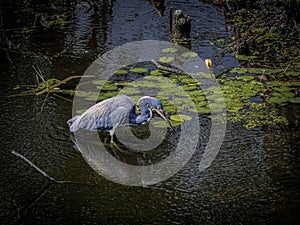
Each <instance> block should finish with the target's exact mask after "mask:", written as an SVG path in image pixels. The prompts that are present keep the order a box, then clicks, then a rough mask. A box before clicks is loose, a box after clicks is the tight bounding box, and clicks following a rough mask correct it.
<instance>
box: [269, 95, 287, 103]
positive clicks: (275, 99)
mask: <svg viewBox="0 0 300 225" xmlns="http://www.w3.org/2000/svg"><path fill="white" fill-rule="evenodd" d="M289 100H290V99H289V98H286V97H278V96H275V97H271V98H269V102H271V103H275V104H281V103H286V102H288V101H289Z"/></svg>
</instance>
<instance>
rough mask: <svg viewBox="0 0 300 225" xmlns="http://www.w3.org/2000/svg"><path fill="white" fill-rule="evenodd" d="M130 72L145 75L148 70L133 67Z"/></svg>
mask: <svg viewBox="0 0 300 225" xmlns="http://www.w3.org/2000/svg"><path fill="white" fill-rule="evenodd" d="M130 72H133V73H147V72H148V69H147V68H145V67H134V68H131V69H130Z"/></svg>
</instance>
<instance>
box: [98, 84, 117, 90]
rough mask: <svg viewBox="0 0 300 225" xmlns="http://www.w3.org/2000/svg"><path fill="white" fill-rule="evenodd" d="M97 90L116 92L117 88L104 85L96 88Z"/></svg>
mask: <svg viewBox="0 0 300 225" xmlns="http://www.w3.org/2000/svg"><path fill="white" fill-rule="evenodd" d="M97 89H100V90H102V91H116V90H118V87H117V86H116V85H114V84H109V83H106V84H104V85H102V86H97Z"/></svg>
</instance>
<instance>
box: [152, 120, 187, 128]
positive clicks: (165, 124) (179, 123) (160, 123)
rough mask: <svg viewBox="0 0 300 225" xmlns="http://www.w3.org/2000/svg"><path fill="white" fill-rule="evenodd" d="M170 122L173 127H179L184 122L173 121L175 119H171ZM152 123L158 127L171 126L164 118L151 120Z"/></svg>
mask: <svg viewBox="0 0 300 225" xmlns="http://www.w3.org/2000/svg"><path fill="white" fill-rule="evenodd" d="M170 123H171V125H172V126H173V127H177V126H179V125H181V124H182V122H181V121H173V120H171V121H170ZM151 124H152V125H153V126H154V127H157V128H168V127H169V125H168V124H167V123H166V121H164V120H157V121H154V122H151Z"/></svg>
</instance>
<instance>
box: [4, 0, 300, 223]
mask: <svg viewBox="0 0 300 225" xmlns="http://www.w3.org/2000/svg"><path fill="white" fill-rule="evenodd" d="M62 2H65V3H69V4H62ZM62 2H59V3H58V1H53V4H54V6H55V7H56V9H55V10H54V11H51V10H50V11H49V12H48V14H47V13H46V12H45V11H46V8H47V7H49V6H47V7H46V6H45V5H41V3H38V2H35V1H32V2H31V3H30V4H32V5H29V6H28V5H23V4H25V3H21V1H17V2H16V6H15V5H13V4H10V3H0V4H2V5H3V6H5V7H6V10H4V11H3V12H2V14H1V15H2V19H3V20H2V21H3V26H2V27H1V29H2V30H1V39H2V40H4V42H3V43H4V44H3V45H2V46H1V62H3V63H1V78H0V81H1V90H0V93H1V97H0V102H1V109H0V110H1V113H0V114H1V120H0V127H1V136H0V140H1V164H0V168H1V186H0V193H1V194H0V199H1V201H0V202H1V203H0V204H1V208H0V221H1V223H2V224H16V223H18V224H91V223H101V224H143V223H144V224H162V223H163V224H164V223H166V224H188V223H189V224H283V223H286V224H292V223H296V221H297V217H298V215H299V211H298V209H297V207H298V203H299V202H298V199H299V192H298V190H297V187H299V176H298V175H299V160H298V159H299V152H298V151H297V150H298V146H299V144H300V143H299V140H300V137H299V136H300V135H299V130H298V128H297V127H296V128H293V129H290V128H279V127H271V128H265V129H262V128H257V129H253V130H245V129H244V128H243V127H242V126H241V125H240V124H238V123H228V124H227V130H226V135H225V139H224V142H223V144H222V148H221V149H220V151H219V153H218V155H217V157H216V159H215V160H214V161H213V163H212V165H211V166H210V167H209V168H207V169H206V170H205V171H203V172H201V173H200V172H199V168H198V166H199V162H200V160H201V158H202V153H203V150H204V149H205V147H206V144H207V139H208V138H209V130H210V119H209V118H207V117H204V116H201V115H200V123H201V131H200V136H199V137H195V138H198V139H199V140H200V141H199V144H198V147H197V150H196V151H195V153H194V154H193V156H192V158H191V159H190V160H189V161H188V163H187V164H186V165H185V166H184V167H183V169H182V170H180V171H179V172H178V173H176V174H175V175H174V176H172V177H170V178H169V179H167V180H165V181H163V182H159V183H157V184H154V185H151V186H147V185H146V186H144V187H134V186H126V185H120V184H117V183H114V182H112V181H110V180H108V179H106V178H104V177H102V176H100V175H98V174H97V173H96V172H95V171H94V170H93V169H92V168H91V167H90V165H89V164H88V163H87V162H86V161H85V159H84V158H83V157H82V155H81V154H80V152H79V151H76V150H75V148H74V146H73V142H72V141H71V140H70V132H69V131H68V128H67V125H66V121H67V120H68V119H69V118H70V117H71V108H72V103H71V102H68V101H66V100H64V99H61V98H57V97H55V96H52V95H49V96H23V97H10V95H13V94H16V93H18V90H19V89H18V88H19V87H20V86H22V85H31V84H36V82H37V81H36V74H35V71H34V69H33V67H32V66H35V68H39V69H40V70H41V72H42V74H43V76H44V78H45V79H47V78H50V77H56V78H65V77H67V76H71V75H81V74H83V73H84V71H85V70H86V68H87V67H88V66H89V65H90V64H91V63H92V62H93V61H94V59H95V58H96V57H97V55H98V54H99V53H102V52H105V51H106V50H107V49H112V48H113V47H116V46H119V45H122V44H125V43H128V42H132V41H136V40H147V39H157V40H165V41H168V40H169V39H170V35H169V30H168V29H169V27H168V26H169V20H168V10H169V9H170V7H172V8H174V9H177V8H180V9H182V10H183V11H185V12H187V13H188V14H189V15H190V16H191V17H192V18H193V25H192V34H191V36H192V42H191V44H192V50H193V51H196V52H198V53H199V55H200V57H202V58H212V59H213V61H214V62H216V64H217V65H219V68H217V69H216V70H218V69H219V70H221V69H222V68H227V67H229V66H236V65H238V64H237V61H236V60H235V59H234V58H233V57H232V56H231V55H230V54H229V53H227V51H226V48H225V47H224V46H223V48H221V49H219V50H218V49H217V48H216V47H214V46H212V45H210V42H211V41H213V40H214V39H215V38H217V39H222V38H223V39H226V38H229V35H228V33H227V32H226V30H225V21H224V18H223V15H222V12H221V11H219V10H217V9H215V8H214V7H212V6H211V5H208V4H204V3H201V2H199V1H192V0H189V1H164V4H165V6H166V9H165V11H164V14H163V15H162V13H161V11H159V10H158V11H157V9H155V7H154V6H153V5H154V2H155V1H129V0H128V1H112V3H113V4H112V8H110V6H109V5H108V4H106V3H105V2H106V1H99V2H94V1H74V2H73V1H62ZM183 2H184V3H183ZM5 4H7V5H5ZM28 4H29V3H28ZM15 7H18V10H17V13H15V12H14V9H15ZM26 7H27V8H26ZM51 7H52V8H53V5H52V6H51ZM22 9H24V10H22ZM25 9H30V10H27V11H26V10H25ZM56 14H57V15H59V16H60V17H59V18H60V20H55V21H56V22H58V24H57V25H54V26H52V25H51V24H50V25H51V26H50V28H49V27H48V25H47V24H46V22H45V21H51V18H52V17H51V16H54V15H56ZM35 18H37V19H35ZM44 19H45V21H44ZM17 21H19V22H17ZM10 22H11V23H10ZM34 25H35V27H34ZM25 26H26V27H27V30H24V29H21V28H22V27H25ZM4 31H5V32H4ZM220 51H221V52H222V54H220ZM216 72H217V71H216ZM133 129H134V128H133ZM135 132H136V130H135ZM144 132H147V130H146V131H144ZM102 135H103V134H101V137H104V136H102ZM167 137H168V138H167V139H166V141H165V142H164V143H162V145H161V146H160V147H158V148H157V149H156V150H153V151H151V152H147V153H138V152H133V151H131V152H130V151H129V154H128V153H127V155H126V153H125V154H123V153H116V152H115V151H112V150H113V149H112V147H110V146H107V150H108V152H111V153H112V155H114V157H115V159H116V160H120V161H123V162H126V163H128V164H131V165H133V166H134V165H150V164H151V163H152V162H159V161H161V160H162V159H163V158H164V157H168V156H169V154H170V153H171V152H172V151H173V148H174V143H176V140H173V139H172V134H170V133H168V134H167ZM120 144H121V145H122V143H120ZM160 150H161V151H160ZM12 151H16V152H18V153H20V154H22V155H24V156H25V157H26V158H28V159H29V160H30V161H31V162H33V163H34V164H35V165H38V167H39V168H41V169H42V170H43V171H45V172H46V173H47V174H49V175H51V176H52V177H54V178H55V179H57V180H69V181H73V182H74V183H73V184H72V183H69V184H50V183H49V182H48V181H47V180H46V179H45V178H44V177H43V176H41V174H39V173H38V172H37V171H35V170H34V169H33V168H31V167H30V166H29V165H27V164H26V163H25V162H24V161H22V160H21V159H20V158H17V157H15V156H14V155H13V154H11V152H12Z"/></svg>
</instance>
